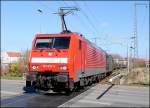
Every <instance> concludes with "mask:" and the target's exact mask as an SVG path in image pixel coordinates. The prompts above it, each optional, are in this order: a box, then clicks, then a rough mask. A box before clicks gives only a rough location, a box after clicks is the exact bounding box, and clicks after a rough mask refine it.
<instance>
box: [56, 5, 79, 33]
mask: <svg viewBox="0 0 150 108" xmlns="http://www.w3.org/2000/svg"><path fill="white" fill-rule="evenodd" d="M73 11H79V9H78V8H76V7H60V8H59V10H58V13H54V14H58V15H59V16H60V18H61V23H62V25H61V26H62V33H70V32H71V31H70V30H68V29H67V25H66V23H65V18H64V17H65V16H66V15H68V14H71V13H73Z"/></svg>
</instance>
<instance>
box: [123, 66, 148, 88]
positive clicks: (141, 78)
mask: <svg viewBox="0 0 150 108" xmlns="http://www.w3.org/2000/svg"><path fill="white" fill-rule="evenodd" d="M124 78H125V79H126V80H125V81H124V83H123V84H127V85H136V86H150V85H149V84H150V83H149V69H147V68H135V69H133V70H132V71H131V72H130V73H129V74H127V75H125V76H124Z"/></svg>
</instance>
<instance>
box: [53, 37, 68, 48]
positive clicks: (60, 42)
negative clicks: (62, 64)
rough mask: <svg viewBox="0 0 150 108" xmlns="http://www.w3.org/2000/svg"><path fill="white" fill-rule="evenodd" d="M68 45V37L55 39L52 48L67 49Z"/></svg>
mask: <svg viewBox="0 0 150 108" xmlns="http://www.w3.org/2000/svg"><path fill="white" fill-rule="evenodd" d="M69 44H70V37H56V38H55V39H54V46H53V48H56V49H68V48H69Z"/></svg>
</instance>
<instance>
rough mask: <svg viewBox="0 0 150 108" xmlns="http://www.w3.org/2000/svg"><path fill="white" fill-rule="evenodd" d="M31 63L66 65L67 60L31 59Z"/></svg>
mask: <svg viewBox="0 0 150 108" xmlns="http://www.w3.org/2000/svg"><path fill="white" fill-rule="evenodd" d="M31 63H68V58H38V57H37V58H32V60H31Z"/></svg>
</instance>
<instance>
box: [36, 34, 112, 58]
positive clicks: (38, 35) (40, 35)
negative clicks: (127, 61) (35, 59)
mask: <svg viewBox="0 0 150 108" xmlns="http://www.w3.org/2000/svg"><path fill="white" fill-rule="evenodd" d="M73 34H77V35H78V36H81V37H82V38H83V39H84V40H85V41H86V42H88V43H89V44H91V45H92V46H94V47H95V48H97V49H100V50H102V51H103V52H104V53H106V54H107V55H109V54H108V53H107V52H106V51H105V50H103V49H102V48H101V47H99V46H97V45H96V44H95V43H93V42H91V41H90V40H88V39H86V38H85V37H84V36H83V35H82V34H80V33H77V32H71V33H59V34H58V33H56V34H55V33H54V34H36V36H37V37H47V36H53V35H55V36H70V35H73Z"/></svg>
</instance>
